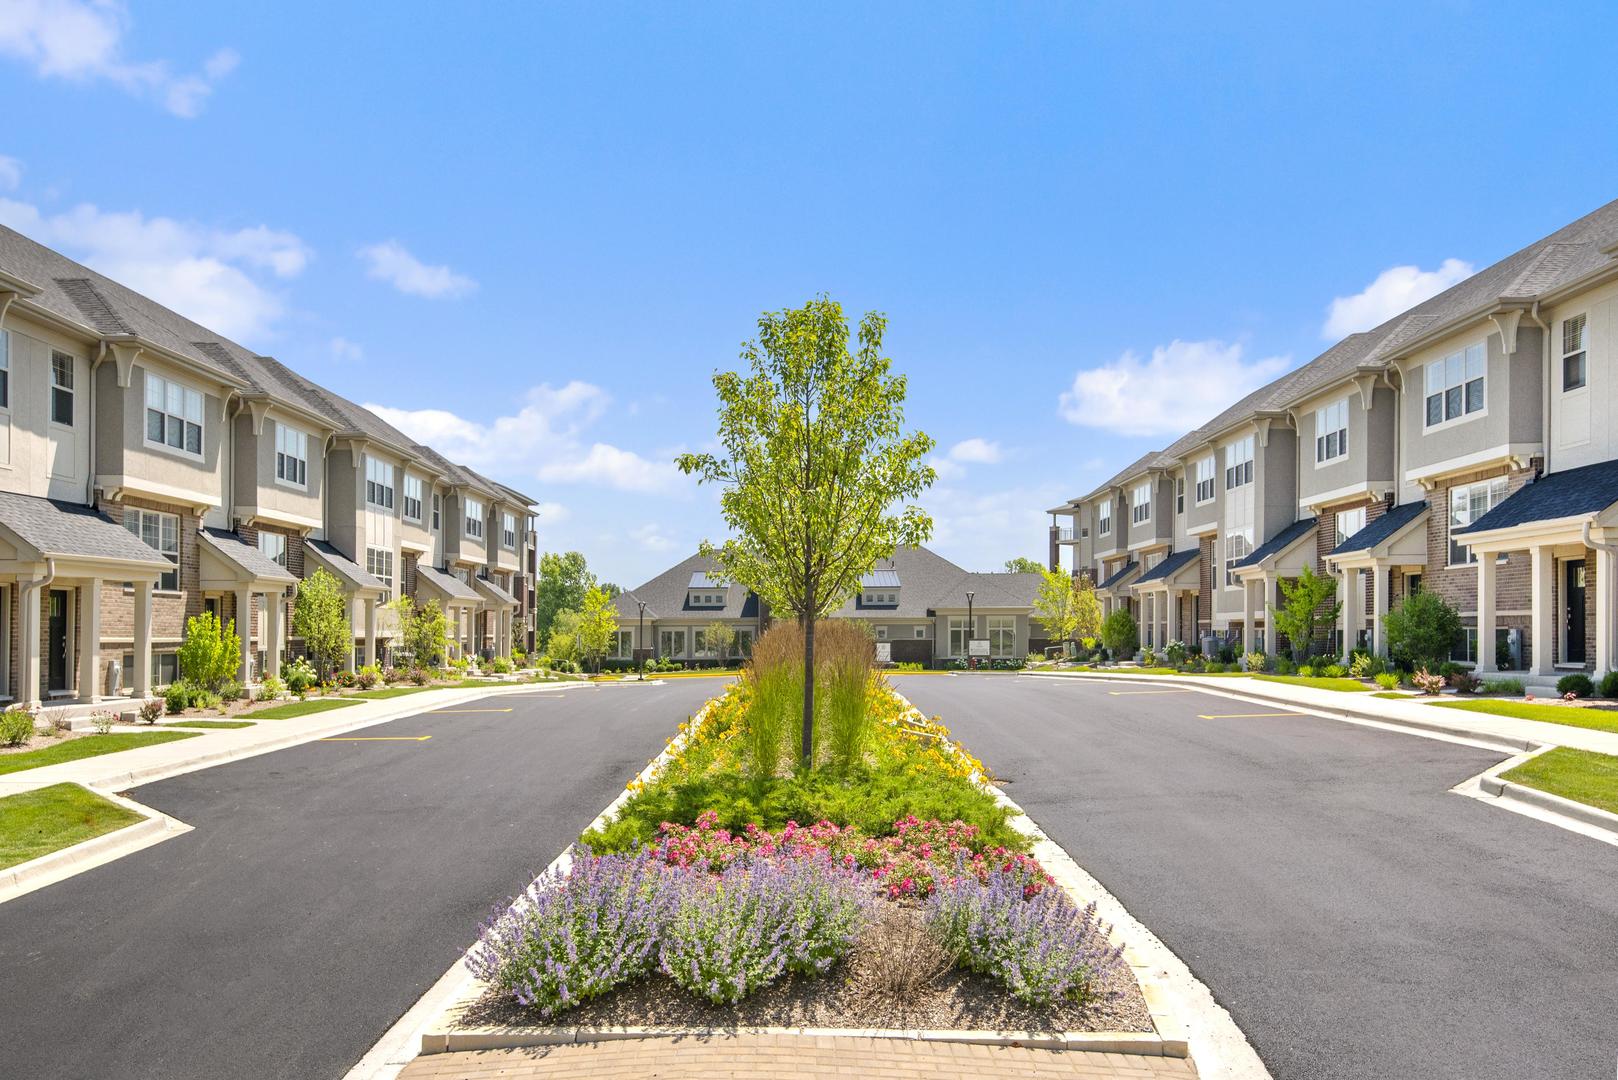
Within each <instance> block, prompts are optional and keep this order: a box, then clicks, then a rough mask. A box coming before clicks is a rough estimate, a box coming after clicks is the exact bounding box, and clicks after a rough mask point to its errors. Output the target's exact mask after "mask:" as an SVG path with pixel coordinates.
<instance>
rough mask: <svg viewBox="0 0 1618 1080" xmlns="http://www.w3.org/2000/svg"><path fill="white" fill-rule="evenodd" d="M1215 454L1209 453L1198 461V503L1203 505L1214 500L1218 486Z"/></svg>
mask: <svg viewBox="0 0 1618 1080" xmlns="http://www.w3.org/2000/svg"><path fill="white" fill-rule="evenodd" d="M1215 472H1216V469H1215V467H1214V456H1213V455H1212V454H1209V455H1208V456H1207V457H1205V458H1202V459H1201V460H1199V461H1198V462H1197V505H1198V506H1203V505H1205V504H1207V503H1211V502H1213V501H1214V495H1215V494H1216V492H1217V490H1218V489H1217V487H1216V485H1215V481H1214V473H1215Z"/></svg>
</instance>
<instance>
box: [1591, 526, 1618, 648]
mask: <svg viewBox="0 0 1618 1080" xmlns="http://www.w3.org/2000/svg"><path fill="white" fill-rule="evenodd" d="M1595 556H1596V674H1597V675H1604V674H1606V673H1607V672H1609V671H1611V670H1613V668H1614V666H1615V665H1614V663H1613V661H1614V652H1613V643H1614V637H1615V634H1614V631H1615V630H1618V626H1615V625H1614V619H1613V616H1614V615H1615V614H1618V603H1614V601H1615V600H1618V596H1615V594H1614V590H1615V589H1618V554H1615V553H1614V552H1612V551H1610V550H1608V549H1606V548H1596V551H1595Z"/></svg>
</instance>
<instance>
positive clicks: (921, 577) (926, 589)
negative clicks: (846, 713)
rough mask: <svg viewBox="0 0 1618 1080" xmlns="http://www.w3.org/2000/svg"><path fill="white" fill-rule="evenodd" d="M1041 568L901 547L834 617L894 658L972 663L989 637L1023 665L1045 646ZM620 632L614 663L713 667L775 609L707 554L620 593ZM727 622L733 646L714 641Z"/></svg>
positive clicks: (997, 661) (1000, 655)
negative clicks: (1005, 566) (997, 565)
mask: <svg viewBox="0 0 1618 1080" xmlns="http://www.w3.org/2000/svg"><path fill="white" fill-rule="evenodd" d="M1040 583H1041V578H1040V575H1038V574H1015V573H974V572H971V571H967V570H963V569H962V568H961V567H959V566H956V565H955V564H954V563H952V562H950V561H949V560H948V559H946V558H944V557H943V556H941V555H939V554H937V553H936V552H933V551H929V550H928V549H927V548H924V547H909V548H900V549H899V550H897V551H896V552H894V554H893V557H892V558H891V559H887V560H884V561H883V562H882V563H880V564H879V565H878V566H876V567H875V568H874V569H872V571H871V572H870V573H868V574H866V575H865V576H864V577H863V578H862V579H861V582H860V587H859V589H858V591H857V592H856V593H855V594H854V595H853V596H852V597H851V598H849V600H847V601H846V602H845V603H844V604H843V605H842V607H840V608H839V609H838V610H837V611H836V612H835V613H833V615H832V617H833V618H837V619H853V620H857V621H859V622H860V623H862V624H863V625H865V626H866V627H867V628H869V630H870V633H871V636H872V638H873V639H875V641H876V642H877V643H878V648H879V652H880V653H881V654H885V655H886V656H887V657H888V658H889V660H890V661H891V662H892V663H895V664H900V663H907V664H923V665H925V666H928V667H957V666H959V667H964V666H965V665H966V662H967V660H968V658H969V653H970V648H971V646H970V644H969V643H970V642H971V641H972V640H974V639H976V640H982V641H987V642H988V649H989V654H988V657H987V658H986V661H985V662H986V664H987V665H991V666H1001V667H1006V666H1012V665H1020V664H1021V662H1022V660H1023V658H1024V657H1026V656H1027V655H1028V653H1029V652H1030V650H1032V651H1036V652H1037V651H1039V650H1040V649H1042V648H1043V647H1044V646H1045V644H1046V642H1045V640H1044V631H1043V630H1042V629H1041V627H1040V625H1039V623H1038V622H1037V621H1034V620H1032V612H1033V607H1034V600H1035V598H1036V597H1037V596H1038V595H1039V587H1040ZM613 603H614V604H615V605H616V607H617V612H618V636H617V641H616V644H615V646H614V648H613V651H612V656H611V660H610V662H611V663H612V664H614V665H616V666H627V665H630V664H637V663H640V662H641V661H643V660H657V661H672V662H675V663H678V664H681V665H682V666H686V667H715V666H722V665H724V664H731V663H735V662H737V661H739V660H741V659H744V658H745V657H746V656H748V655H749V653H750V652H751V650H752V642H753V641H754V640H756V639H757V636H758V635H759V634H761V633H763V632H764V629H765V628H766V627H767V626H768V625H769V621H770V613H769V610H768V606H767V605H765V604H764V603H763V602H762V601H761V600H760V599H759V598H758V597H757V596H756V595H754V594H753V593H752V592H750V591H749V590H747V589H746V588H744V587H743V586H741V585H737V584H726V583H724V582H723V581H722V580H721V579H720V578H719V577H717V576H716V574H715V566H714V564H713V562H712V561H711V560H709V559H705V558H703V557H702V556H701V555H693V556H691V557H690V558H689V559H686V560H685V561H683V562H680V563H677V564H676V565H674V566H672V567H670V568H669V569H668V570H665V571H664V572H663V573H661V574H659V575H657V576H656V577H654V578H652V579H651V580H650V581H648V582H646V583H645V584H643V585H640V586H637V587H636V588H634V589H631V590H629V591H627V592H624V593H620V594H619V595H618V596H617V597H616V598H615V599H614V601H613ZM716 625H723V626H724V627H725V628H726V630H727V631H729V633H728V634H721V635H720V640H728V643H729V644H728V647H727V648H726V649H725V650H724V651H723V652H721V651H720V650H719V649H718V648H716V647H715V646H714V645H713V644H712V643H713V642H714V640H715V635H714V634H713V628H714V627H715V626H716Z"/></svg>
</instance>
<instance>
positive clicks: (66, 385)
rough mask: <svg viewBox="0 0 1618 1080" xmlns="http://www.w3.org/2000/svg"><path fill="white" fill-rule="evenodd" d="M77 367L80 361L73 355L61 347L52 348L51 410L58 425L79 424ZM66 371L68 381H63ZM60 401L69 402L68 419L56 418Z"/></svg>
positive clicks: (69, 426)
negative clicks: (63, 350)
mask: <svg viewBox="0 0 1618 1080" xmlns="http://www.w3.org/2000/svg"><path fill="white" fill-rule="evenodd" d="M77 369H78V363H77V361H75V360H74V359H73V357H72V356H71V355H69V354H68V353H65V352H62V351H61V350H60V349H52V350H51V400H50V404H49V410H50V418H51V423H53V424H55V425H56V426H57V427H65V428H71V427H76V426H77V425H78V418H79V402H78V396H79V395H78V390H77V388H76V385H75V384H76V383H77V382H78V370H77ZM64 373H65V374H66V376H67V378H66V381H63V378H62V376H63V374H64ZM58 401H66V402H67V419H66V420H58V419H57V418H56V406H57V402H58Z"/></svg>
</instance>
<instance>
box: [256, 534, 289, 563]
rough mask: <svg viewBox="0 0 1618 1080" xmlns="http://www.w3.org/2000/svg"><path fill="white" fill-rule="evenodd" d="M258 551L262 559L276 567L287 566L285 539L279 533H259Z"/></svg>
mask: <svg viewBox="0 0 1618 1080" xmlns="http://www.w3.org/2000/svg"><path fill="white" fill-rule="evenodd" d="M258 549H259V550H260V551H262V552H263V553H264V557H265V558H267V559H269V560H270V561H271V562H273V563H275V564H276V565H277V566H281V567H283V568H284V567H285V566H286V564H287V538H286V537H285V536H282V535H281V534H280V533H273V532H261V533H259V534H258Z"/></svg>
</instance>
